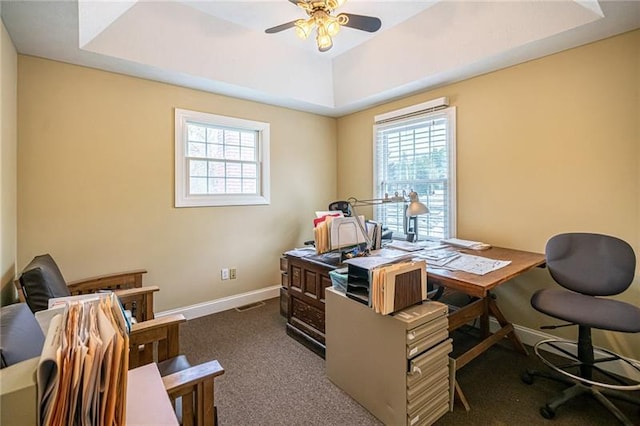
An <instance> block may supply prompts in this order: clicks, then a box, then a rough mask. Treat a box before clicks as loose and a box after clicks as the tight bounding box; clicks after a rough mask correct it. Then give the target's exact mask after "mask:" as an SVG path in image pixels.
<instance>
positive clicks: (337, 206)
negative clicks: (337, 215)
mask: <svg viewBox="0 0 640 426" xmlns="http://www.w3.org/2000/svg"><path fill="white" fill-rule="evenodd" d="M329 210H330V211H341V212H342V214H344V215H345V216H351V204H349V202H348V201H334V202H332V203H331V204H329Z"/></svg>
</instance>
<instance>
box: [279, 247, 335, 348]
mask: <svg viewBox="0 0 640 426" xmlns="http://www.w3.org/2000/svg"><path fill="white" fill-rule="evenodd" d="M339 258H340V255H339V254H338V255H336V254H333V253H330V254H326V255H317V256H316V255H312V256H304V257H300V256H295V255H292V254H287V255H286V263H287V273H286V275H287V293H288V295H287V299H288V306H287V334H288V335H289V336H291V337H293V338H295V339H296V340H298V341H300V342H301V343H302V344H304V345H305V346H307V347H309V348H310V349H311V350H313V351H314V352H316V353H318V354H319V355H320V356H322V357H324V353H325V335H324V333H325V314H324V312H325V288H327V287H330V286H331V278H330V277H329V271H331V270H332V269H335V268H336V267H337V265H338V262H339ZM281 300H282V299H281Z"/></svg>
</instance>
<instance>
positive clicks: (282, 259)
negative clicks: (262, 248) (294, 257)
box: [280, 256, 289, 272]
mask: <svg viewBox="0 0 640 426" xmlns="http://www.w3.org/2000/svg"><path fill="white" fill-rule="evenodd" d="M288 268H289V261H288V260H287V257H286V256H282V257H280V270H281V271H282V272H287V269H288Z"/></svg>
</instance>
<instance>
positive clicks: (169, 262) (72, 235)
mask: <svg viewBox="0 0 640 426" xmlns="http://www.w3.org/2000/svg"><path fill="white" fill-rule="evenodd" d="M18 72H19V82H18V83H19V84H18V129H19V152H18V182H19V194H18V241H19V247H18V269H21V268H23V267H24V266H25V265H26V263H28V262H29V260H31V258H32V257H33V256H35V255H38V254H41V253H47V252H48V253H51V254H52V255H53V257H54V258H55V259H56V261H57V262H58V264H59V266H60V267H61V269H62V272H63V274H64V276H65V278H66V279H67V280H74V279H78V278H82V277H88V276H93V275H98V274H103V273H108V272H115V271H122V270H128V269H136V268H146V269H148V271H149V274H148V275H147V276H146V277H145V282H146V283H149V284H156V285H158V286H160V292H159V294H157V296H156V297H157V298H156V311H162V310H167V309H172V308H179V307H185V306H189V305H191V304H196V303H200V302H206V301H209V300H214V299H218V298H221V297H225V296H230V295H234V294H239V293H243V292H247V291H251V290H255V289H260V288H264V287H267V286H273V285H276V284H279V283H280V273H279V262H278V258H279V256H280V254H281V252H282V251H284V250H286V249H289V248H292V247H296V246H300V245H301V244H302V242H303V241H304V240H307V239H310V238H312V231H311V229H310V223H311V219H312V217H313V211H315V210H317V209H318V208H324V206H326V205H327V204H328V203H329V202H330V201H331V200H333V199H335V195H336V187H337V184H336V175H337V172H336V149H337V148H336V120H335V119H332V118H326V117H321V116H317V115H313V114H308V113H302V112H296V111H293V110H289V109H284V108H278V107H273V106H267V105H263V104H258V103H254V102H249V101H243V100H238V99H232V98H228V97H224V96H218V95H213V94H210V93H205V92H200V91H195V90H189V89H185V88H180V87H175V86H171V85H166V84H161V83H156V82H151V81H147V80H142V79H137V78H132V77H126V76H123V75H118V74H113V73H108V72H103V71H97V70H93V69H88V68H83V67H78V66H72V65H67V64H63V63H59V62H53V61H49V60H45V59H38V58H34V57H28V56H22V55H20V56H19V57H18ZM174 108H185V109H192V110H196V111H204V112H209V113H214V114H221V115H227V116H232V117H240V118H246V119H250V120H257V121H264V122H269V123H271V204H270V205H267V206H248V207H211V208H179V209H177V208H174V207H173V188H174ZM305 212H306V213H307V214H306V215H305ZM223 267H236V268H237V276H238V278H237V279H236V280H229V281H221V280H220V269H221V268H223Z"/></svg>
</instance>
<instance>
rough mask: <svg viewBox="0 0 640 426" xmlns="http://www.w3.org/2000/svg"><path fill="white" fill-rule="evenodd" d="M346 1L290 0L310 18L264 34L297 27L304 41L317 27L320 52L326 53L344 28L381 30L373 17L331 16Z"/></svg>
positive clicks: (298, 33) (298, 20)
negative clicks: (333, 38) (334, 37)
mask: <svg viewBox="0 0 640 426" xmlns="http://www.w3.org/2000/svg"><path fill="white" fill-rule="evenodd" d="M346 1H347V0H289V2H291V3H293V4H295V5H296V6H298V7H300V8H301V9H302V10H304V11H305V12H307V15H309V18H308V19H296V20H295V21H291V22H287V23H284V24H280V25H277V26H275V27H272V28H268V29H266V30H265V31H264V32H265V33H267V34H274V33H278V32H280V31H284V30H286V29H289V28H292V27H295V29H296V34H297V35H298V37H300V38H301V39H303V40H304V39H306V38H307V37H309V35H310V34H311V31H312V30H313V28H314V27H316V28H317V32H316V34H317V35H316V43H317V44H318V50H319V51H321V52H326V51H327V50H329V49H331V47H332V46H333V40H332V38H331V37H333V36H335V35H336V34H337V33H338V31H340V27H342V26H344V27H350V28H355V29H356V30H362V31H367V32H370V33H373V32H376V31H378V30H379V29H380V27H381V26H382V21H380V19H378V18H375V17H373V16H364V15H354V14H352V13H340V14H338V15H336V16H334V15H332V14H331V13H332V12H333V11H334V10H335V9H337V8H339V7H340V6H342V5H343V4H344V3H345V2H346Z"/></svg>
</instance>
